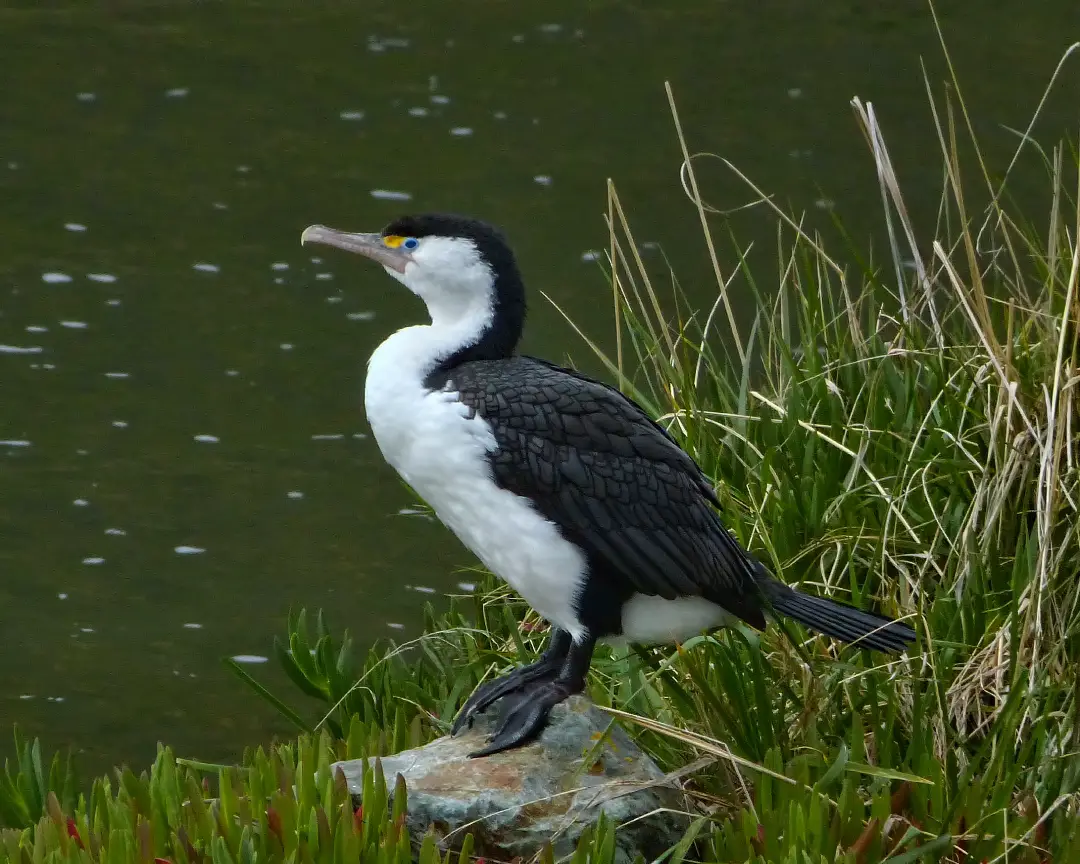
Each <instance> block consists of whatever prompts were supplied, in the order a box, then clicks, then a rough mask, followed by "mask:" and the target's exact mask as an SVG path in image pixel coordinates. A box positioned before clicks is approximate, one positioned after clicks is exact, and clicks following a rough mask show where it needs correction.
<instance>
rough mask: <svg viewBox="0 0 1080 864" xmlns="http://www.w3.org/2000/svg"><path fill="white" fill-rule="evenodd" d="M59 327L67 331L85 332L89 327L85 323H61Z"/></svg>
mask: <svg viewBox="0 0 1080 864" xmlns="http://www.w3.org/2000/svg"><path fill="white" fill-rule="evenodd" d="M60 326H61V327H67V328H68V330H85V329H86V328H87V327H89V326H90V325H89V324H87V323H86V322H85V321H61V322H60Z"/></svg>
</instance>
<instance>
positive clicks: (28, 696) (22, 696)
mask: <svg viewBox="0 0 1080 864" xmlns="http://www.w3.org/2000/svg"><path fill="white" fill-rule="evenodd" d="M64 596H65V597H66V596H67V595H66V594H65V595H64ZM19 698H20V699H22V700H23V701H24V702H26V701H28V700H30V699H33V698H34V694H33V693H22V694H20V695H19Z"/></svg>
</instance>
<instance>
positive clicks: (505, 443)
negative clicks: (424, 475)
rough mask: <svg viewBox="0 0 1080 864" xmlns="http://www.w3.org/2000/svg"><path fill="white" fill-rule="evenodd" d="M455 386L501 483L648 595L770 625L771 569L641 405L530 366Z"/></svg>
mask: <svg viewBox="0 0 1080 864" xmlns="http://www.w3.org/2000/svg"><path fill="white" fill-rule="evenodd" d="M439 383H440V382H435V381H433V382H431V384H432V385H433V386H438V384H439ZM446 386H447V387H448V388H449V389H452V390H455V391H457V392H458V393H459V394H460V398H461V400H462V402H464V403H465V404H466V405H468V406H469V408H470V409H472V410H473V411H474V412H476V413H477V414H479V415H481V416H482V417H483V418H484V419H485V420H486V421H487V422H488V423H489V424H491V427H492V429H493V431H494V434H495V438H496V440H497V442H498V444H499V451H498V452H496V453H493V454H492V457H491V461H492V468H493V471H494V475H495V480H496V482H497V483H498V484H499V485H500V486H502V487H503V488H505V489H509V490H510V491H512V492H515V493H517V494H519V495H522V496H527V497H529V498H531V499H533V500H534V501H535V502H536V506H537V508H538V509H539V510H540V512H541V513H543V514H544V515H545V516H546V517H547V518H548V519H550V520H551V521H553V522H555V523H556V524H558V525H559V526H560V527H561V528H562V530H563V532H564V534H565V535H566V536H567V537H568V538H569V539H571V540H573V541H574V542H576V543H578V544H579V545H581V546H582V547H583V548H584V549H585V551H586V553H587V554H588V555H589V556H590V557H595V558H599V559H600V560H603V561H605V562H606V563H607V564H608V565H609V566H610V567H611V568H612V569H613V570H614V571H615V572H616V573H618V574H621V575H622V576H623V577H624V578H625V579H626V580H628V582H629V583H630V585H632V586H633V588H634V590H636V591H639V592H641V593H643V594H652V595H659V596H661V597H664V598H667V599H673V598H675V597H683V596H688V595H689V596H702V597H705V598H707V599H709V600H711V601H713V602H715V603H718V604H720V605H722V606H723V607H724V608H725V609H727V610H729V611H730V612H732V613H733V614H735V615H738V616H739V617H740V618H742V619H743V620H744V621H747V622H748V623H750V624H753V625H754V626H756V627H759V628H760V627H764V626H765V621H764V618H763V617H762V613H761V606H762V600H761V598H760V594H759V591H758V586H757V583H756V580H755V578H754V569H755V567H757V566H760V565H757V563H756V562H755V561H754V560H753V559H752V558H750V557H749V556H748V554H747V553H746V552H745V551H744V550H743V549H742V548H741V547H740V546H739V544H738V543H737V542H736V540H735V538H734V537H732V536H731V534H730V533H729V532H728V530H727V529H726V528H725V527H724V526H723V524H722V523H721V522H720V518H719V516H718V514H717V513H716V511H715V510H714V509H713V507H714V505H716V504H717V503H718V502H717V500H716V495H715V493H714V491H713V489H712V486H711V484H710V483H709V481H708V479H707V478H706V477H705V476H704V475H703V474H702V472H701V469H700V468H699V467H698V466H697V464H696V463H695V462H694V460H693V459H691V458H690V456H689V455H687V454H686V452H685V451H683V450H682V448H680V447H679V446H678V444H676V443H675V440H674V439H673V438H672V437H671V436H670V435H669V434H668V433H667V431H666V430H664V429H663V428H662V427H661V426H659V425H658V424H657V423H654V422H653V421H652V420H651V419H650V418H649V416H648V415H647V414H646V413H645V412H644V411H643V410H642V409H641V407H640V406H638V405H637V404H635V403H634V402H633V401H632V400H630V399H629V398H627V397H626V396H624V395H623V394H622V393H620V392H619V391H618V390H615V389H613V388H611V387H608V386H607V385H606V384H602V383H601V382H599V381H595V380H593V379H590V378H587V377H585V376H583V375H579V374H577V373H576V372H572V371H570V370H567V369H561V368H559V367H557V366H554V365H552V364H550V363H546V362H544V361H542V360H536V359H533V358H530V357H515V358H512V359H509V360H500V361H498V362H485V361H475V362H469V363H463V364H461V365H459V366H456V367H454V368H452V369H450V370H448V371H447V373H446Z"/></svg>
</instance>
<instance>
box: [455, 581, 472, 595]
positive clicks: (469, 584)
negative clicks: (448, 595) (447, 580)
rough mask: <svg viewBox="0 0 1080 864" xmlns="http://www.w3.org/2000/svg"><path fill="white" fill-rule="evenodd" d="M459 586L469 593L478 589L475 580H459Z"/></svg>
mask: <svg viewBox="0 0 1080 864" xmlns="http://www.w3.org/2000/svg"><path fill="white" fill-rule="evenodd" d="M457 587H458V588H460V589H461V590H462V591H465V592H466V593H468V594H472V593H473V591H475V590H476V583H475V582H458V583H457Z"/></svg>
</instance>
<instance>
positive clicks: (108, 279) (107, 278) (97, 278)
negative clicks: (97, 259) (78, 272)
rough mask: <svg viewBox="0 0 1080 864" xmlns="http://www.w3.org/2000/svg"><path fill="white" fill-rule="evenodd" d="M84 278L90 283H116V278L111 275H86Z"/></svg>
mask: <svg viewBox="0 0 1080 864" xmlns="http://www.w3.org/2000/svg"><path fill="white" fill-rule="evenodd" d="M86 278H87V279H89V280H90V281H91V282H105V283H112V282H115V281H116V277H115V276H113V274H112V273H87V274H86Z"/></svg>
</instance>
